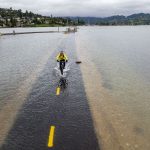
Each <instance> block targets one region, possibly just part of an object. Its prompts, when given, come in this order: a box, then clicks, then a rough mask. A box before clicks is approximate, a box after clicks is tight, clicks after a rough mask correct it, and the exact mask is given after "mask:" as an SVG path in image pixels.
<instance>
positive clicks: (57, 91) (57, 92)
mask: <svg viewBox="0 0 150 150" xmlns="http://www.w3.org/2000/svg"><path fill="white" fill-rule="evenodd" d="M59 94H60V87H57V89H56V95H59Z"/></svg>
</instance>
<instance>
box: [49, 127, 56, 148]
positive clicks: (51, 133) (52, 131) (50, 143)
mask: <svg viewBox="0 0 150 150" xmlns="http://www.w3.org/2000/svg"><path fill="white" fill-rule="evenodd" d="M54 132H55V126H51V127H50V132H49V138H48V147H53V145H54V143H53V142H54Z"/></svg>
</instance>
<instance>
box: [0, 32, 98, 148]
mask: <svg viewBox="0 0 150 150" xmlns="http://www.w3.org/2000/svg"><path fill="white" fill-rule="evenodd" d="M74 38H75V37H74V34H70V35H69V36H68V38H66V40H65V41H63V43H62V44H63V48H65V49H66V53H67V54H68V56H69V58H70V64H71V70H70V72H69V74H68V77H67V81H68V87H67V89H65V90H64V92H61V93H60V95H58V96H57V95H56V88H57V85H58V82H59V78H58V77H56V76H55V72H54V68H55V66H56V62H55V60H54V58H55V56H56V54H57V51H55V53H53V55H52V56H50V58H49V61H48V63H47V64H46V66H45V67H44V69H43V71H42V72H41V75H40V77H39V78H38V79H37V81H36V83H35V84H34V85H33V88H32V91H31V92H30V94H29V96H28V98H27V100H26V102H25V104H24V105H23V107H22V108H21V109H20V112H19V114H18V115H17V119H16V121H15V124H14V125H13V127H12V129H11V130H10V132H9V134H8V136H7V138H6V140H5V143H4V144H3V145H2V147H1V149H2V150H47V149H52V150H99V149H100V148H99V146H98V141H97V138H96V134H95V131H94V126H93V120H92V117H91V113H90V108H89V105H88V100H87V98H86V93H85V90H84V85H83V81H82V74H81V71H80V67H79V65H77V64H75V61H76V60H77V58H76V57H77V56H76V46H75V39H74ZM52 125H53V126H55V133H54V146H53V147H52V148H48V146H47V145H48V137H49V130H50V126H52Z"/></svg>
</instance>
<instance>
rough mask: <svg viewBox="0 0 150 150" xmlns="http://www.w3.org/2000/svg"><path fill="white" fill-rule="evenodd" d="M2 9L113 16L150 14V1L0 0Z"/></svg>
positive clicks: (59, 14)
mask: <svg viewBox="0 0 150 150" xmlns="http://www.w3.org/2000/svg"><path fill="white" fill-rule="evenodd" d="M0 7H3V8H9V7H12V8H14V9H22V10H23V11H25V10H31V11H33V12H35V13H39V14H43V15H50V14H53V15H55V16H97V17H103V16H111V15H117V14H119V15H129V14H133V13H140V12H145V13H150V1H149V0H55V1H54V0H36V1H35V0H0Z"/></svg>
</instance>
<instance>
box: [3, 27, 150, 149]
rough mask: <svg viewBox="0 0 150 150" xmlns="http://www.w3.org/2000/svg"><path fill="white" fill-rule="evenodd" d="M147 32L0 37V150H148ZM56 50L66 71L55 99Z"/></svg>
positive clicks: (91, 30)
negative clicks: (63, 55)
mask: <svg viewBox="0 0 150 150" xmlns="http://www.w3.org/2000/svg"><path fill="white" fill-rule="evenodd" d="M42 30H43V29H42ZM45 30H47V29H45ZM62 30H63V29H62ZM149 32H150V27H149V26H145V27H144V26H141V27H81V28H80V29H79V32H77V33H75V34H61V33H57V34H56V33H54V34H36V35H17V36H6V37H0V120H1V123H0V145H1V148H0V149H2V150H9V149H12V150H13V149H14V150H19V149H22V150H24V149H25V150H30V149H31V150H32V149H39V150H41V149H63V150H70V149H71V150H81V149H86V150H88V149H89V150H91V149H92V150H100V149H101V150H108V149H112V150H120V149H125V150H126V149H129V150H130V149H131V150H133V149H140V150H141V149H142V150H149V149H150V144H149V140H150V130H149V126H150V117H149V116H150V109H149V108H150V103H149V99H150V94H149V91H150V80H149V79H150V78H149V74H150V68H149V65H148V64H149V63H150V59H149V58H150V51H149V46H150V45H149V43H150V41H149V39H150V37H149V35H150V34H146V33H149ZM120 37H121V38H120ZM60 50H65V51H66V53H67V54H68V56H69V65H70V71H69V72H68V74H67V78H66V79H67V80H66V82H67V87H66V89H64V91H62V90H61V91H60V95H59V94H58V95H57V92H56V91H57V87H58V84H59V81H60V78H59V76H56V72H55V69H54V68H55V67H56V61H55V57H56V55H57V53H58V52H59V51H60ZM76 60H81V61H82V64H80V65H79V64H76V63H75V61H76ZM51 127H55V132H54V135H53V136H54V137H53V138H54V139H53V147H51V148H50V147H48V145H49V144H48V143H50V142H51V141H49V138H51V134H50V128H51ZM51 140H52V139H51Z"/></svg>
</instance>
